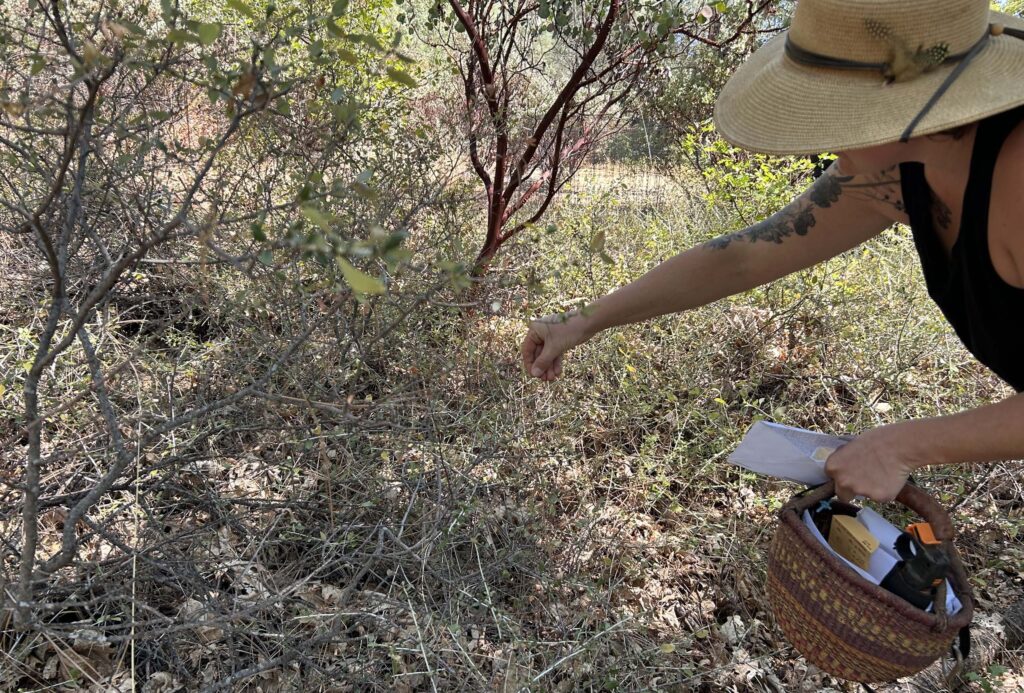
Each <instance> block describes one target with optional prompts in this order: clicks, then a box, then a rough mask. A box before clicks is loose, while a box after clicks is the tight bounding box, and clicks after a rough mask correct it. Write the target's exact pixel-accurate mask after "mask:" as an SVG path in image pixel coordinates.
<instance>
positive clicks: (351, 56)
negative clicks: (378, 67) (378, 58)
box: [338, 48, 359, 65]
mask: <svg viewBox="0 0 1024 693" xmlns="http://www.w3.org/2000/svg"><path fill="white" fill-rule="evenodd" d="M338 58H340V59H341V60H344V61H345V62H346V63H348V64H349V65H358V64H359V56H358V55H356V54H355V53H353V52H352V51H350V50H348V49H347V48H339V49H338Z"/></svg>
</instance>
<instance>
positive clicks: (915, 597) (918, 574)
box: [881, 532, 950, 609]
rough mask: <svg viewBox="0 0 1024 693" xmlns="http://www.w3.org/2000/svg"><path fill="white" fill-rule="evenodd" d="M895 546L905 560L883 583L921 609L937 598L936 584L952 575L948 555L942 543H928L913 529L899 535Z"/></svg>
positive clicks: (893, 569) (894, 567)
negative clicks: (921, 539)
mask: <svg viewBox="0 0 1024 693" xmlns="http://www.w3.org/2000/svg"><path fill="white" fill-rule="evenodd" d="M895 549H896V553H898V554H899V556H900V559H902V560H900V562H899V563H897V564H896V565H895V566H893V568H892V570H890V571H889V574H888V575H886V576H885V578H884V579H883V580H882V582H881V586H882V587H884V588H885V589H887V590H889V591H890V592H892V593H893V594H895V595H898V596H900V597H902V598H903V599H906V600H907V601H908V602H910V603H911V604H913V605H914V606H916V607H918V608H919V609H927V608H928V605H929V604H931V603H932V602H934V601H935V593H936V588H937V587H939V586H940V585H941V584H942V583H943V581H944V580H945V579H946V578H948V577H949V575H950V562H949V555H948V554H947V553H946V552H945V550H944V549H943V548H942V546H941V544H925V543H923V542H921V541H920V540H919V539H918V537H917V536H916V534H912V533H910V532H903V533H902V534H901V535H900V536H899V538H897V539H896V545H895Z"/></svg>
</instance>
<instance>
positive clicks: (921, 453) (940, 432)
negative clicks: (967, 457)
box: [905, 418, 955, 469]
mask: <svg viewBox="0 0 1024 693" xmlns="http://www.w3.org/2000/svg"><path fill="white" fill-rule="evenodd" d="M905 426H906V427H907V431H906V432H907V438H908V440H909V441H910V444H911V446H912V448H913V455H912V457H911V459H912V460H913V464H914V468H915V469H921V468H923V467H928V466H931V465H945V464H951V463H952V462H953V461H954V460H953V457H955V455H953V454H952V451H951V450H950V447H949V444H948V436H947V433H948V430H947V428H948V424H946V423H944V422H943V420H942V419H936V418H932V419H917V420H914V421H908V422H906V424H905Z"/></svg>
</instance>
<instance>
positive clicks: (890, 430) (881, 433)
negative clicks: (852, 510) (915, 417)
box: [825, 421, 934, 503]
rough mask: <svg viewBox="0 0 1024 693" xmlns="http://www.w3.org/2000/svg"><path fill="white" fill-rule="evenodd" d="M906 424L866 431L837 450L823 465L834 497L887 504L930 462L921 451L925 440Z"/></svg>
mask: <svg viewBox="0 0 1024 693" xmlns="http://www.w3.org/2000/svg"><path fill="white" fill-rule="evenodd" d="M914 423H915V422H913V421H905V422H901V423H896V424H891V425H889V426H881V427H879V428H873V429H871V430H870V431H866V432H864V433H862V434H861V435H859V436H857V437H856V438H854V439H853V440H852V441H850V442H849V443H847V444H846V445H844V446H843V447H841V448H839V449H838V450H836V451H835V452H833V453H832V454H831V455H829V458H828V460H827V461H826V462H825V473H826V474H828V475H829V476H830V477H832V479H833V480H835V482H836V496H838V497H839V500H841V501H844V502H849V501H851V500H853V498H854V497H856V496H864V497H865V498H870V499H872V500H875V501H880V502H883V503H885V502H888V501H891V500H893V499H894V498H896V496H897V495H898V494H899V492H900V490H901V489H902V488H903V485H904V484H905V483H906V482H907V478H908V477H909V476H910V474H911V473H912V472H913V471H914V470H916V469H918V468H920V467H923V466H925V465H926V464H929V463H930V462H933V461H934V460H928V459H927V455H926V453H925V452H924V446H925V445H926V444H927V440H926V439H925V438H924V437H922V435H921V434H920V432H919V431H917V430H916V429H915V425H914Z"/></svg>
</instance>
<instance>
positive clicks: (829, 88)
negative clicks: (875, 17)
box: [714, 12, 1024, 154]
mask: <svg viewBox="0 0 1024 693" xmlns="http://www.w3.org/2000/svg"><path fill="white" fill-rule="evenodd" d="M991 21H992V23H993V24H1002V25H1004V26H1007V27H1012V28H1020V29H1024V20H1022V19H1019V18H1017V17H1013V16H1011V15H1007V14H1003V13H1001V12H992V13H991ZM954 69H955V65H947V66H943V67H941V68H938V69H936V70H933V71H931V72H928V73H925V74H922V75H920V76H918V77H916V78H915V79H912V80H909V81H906V82H896V83H893V84H885V83H884V80H883V78H882V75H881V74H878V73H874V72H856V71H848V70H836V69H829V68H821V67H808V66H805V65H800V64H798V63H796V62H794V61H792V60H790V59H789V58H788V57H786V54H785V34H782V35H780V36H776V37H775V38H773V39H772V40H771V41H769V42H768V43H766V44H765V45H764V46H762V47H761V48H760V49H758V50H757V51H756V52H755V53H754V54H753V55H752V56H750V58H749V59H748V60H747V61H746V62H745V63H743V65H742V66H740V68H739V69H738V70H737V71H736V72H735V74H733V76H732V78H731V79H730V80H729V82H728V83H727V84H726V86H725V88H724V89H723V90H722V93H721V95H720V96H719V98H718V101H717V102H716V103H715V116H714V117H715V125H716V127H717V128H718V131H719V133H721V135H722V137H724V138H725V139H726V140H728V141H729V142H730V143H732V144H734V145H736V146H738V147H742V148H744V149H749V150H751V151H755V152H762V153H765V154H820V153H822V152H836V151H842V150H848V149H861V148H863V147H870V146H874V145H879V144H887V143H890V142H896V141H898V140H899V139H900V136H901V135H902V134H903V131H904V130H905V129H906V127H907V125H908V124H909V123H910V122H911V121H912V120H913V119H914V117H915V116H916V115H917V114H918V113H919V112H920V111H921V109H922V108H923V107H924V105H925V103H927V101H928V99H929V98H930V97H931V96H932V95H933V94H934V93H935V91H936V90H937V89H938V88H939V86H940V85H941V84H942V82H943V80H945V79H946V77H947V76H948V75H949V73H950V72H951V71H952V70H954ZM1021 104H1024V40H1021V39H1018V38H1014V37H1012V36H1007V35H1003V36H993V37H992V38H991V39H990V40H989V42H988V45H987V46H985V48H984V49H983V50H982V51H981V53H979V54H978V55H977V56H976V57H975V58H974V59H973V60H972V61H971V63H970V64H969V65H968V66H967V67H966V69H965V70H964V72H963V73H962V74H961V75H960V76H959V77H958V78H957V79H956V81H954V82H953V84H952V85H951V86H950V87H949V90H948V91H947V92H946V93H945V94H943V96H942V98H941V99H939V101H938V103H937V104H936V105H935V106H934V107H933V108H932V109H931V110H930V111H929V112H928V114H927V115H926V116H925V117H924V119H923V120H922V121H921V123H920V124H919V125H918V126H917V128H915V130H914V133H913V134H914V136H919V135H928V134H934V133H936V132H941V131H943V130H948V129H949V128H953V127H957V126H960V125H966V124H967V123H971V122H974V121H977V120H981V119H982V118H985V117H987V116H990V115H994V114H996V113H1001V112H1003V111H1006V110H1009V109H1011V108H1013V107H1015V106H1018V105H1021Z"/></svg>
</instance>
